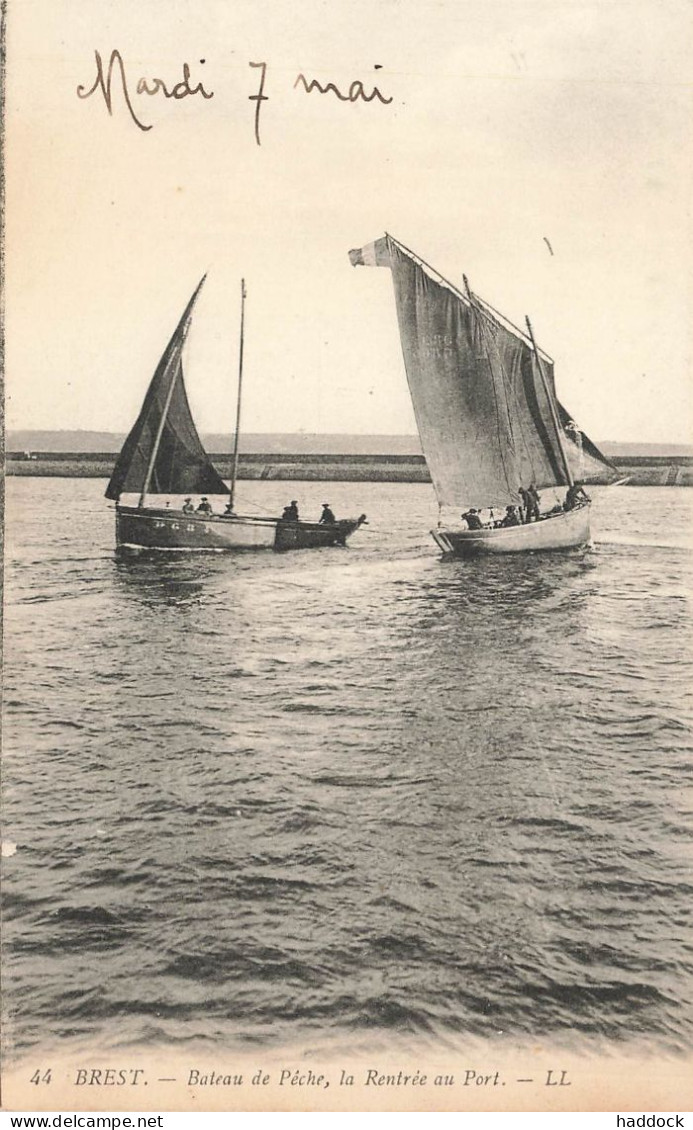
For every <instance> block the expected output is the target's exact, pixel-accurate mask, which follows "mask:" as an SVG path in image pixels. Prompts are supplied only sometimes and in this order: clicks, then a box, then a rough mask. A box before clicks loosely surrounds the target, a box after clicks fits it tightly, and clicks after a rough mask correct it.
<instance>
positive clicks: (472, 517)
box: [462, 506, 483, 530]
mask: <svg viewBox="0 0 693 1130" xmlns="http://www.w3.org/2000/svg"><path fill="white" fill-rule="evenodd" d="M462 519H463V521H465V522H466V523H467V529H468V530H481V529H483V526H482V522H481V518H480V517H479V511H478V510H477V509H476V508H475V507H474V506H470V508H469V510H468V511H467V513H466V514H463V515H462Z"/></svg>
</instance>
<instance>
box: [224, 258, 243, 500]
mask: <svg viewBox="0 0 693 1130" xmlns="http://www.w3.org/2000/svg"><path fill="white" fill-rule="evenodd" d="M245 299H246V289H245V279H241V341H240V347H239V353H238V396H237V400H236V432H235V435H234V440H233V469H232V472H231V497H230V498H229V504H228V509H229V510H230V511H232V510H233V496H234V494H235V493H236V479H237V478H238V445H239V442H240V434H241V392H242V390H243V328H244V323H245Z"/></svg>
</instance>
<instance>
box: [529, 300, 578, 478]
mask: <svg viewBox="0 0 693 1130" xmlns="http://www.w3.org/2000/svg"><path fill="white" fill-rule="evenodd" d="M525 322H526V323H527V332H528V334H529V339H530V341H531V342H532V349H533V350H534V356H535V357H536V359H537V366H538V368H539V376H540V377H541V383H542V384H543V386H544V392H545V393H546V399H547V400H548V403H549V410H550V412H551V419H552V420H553V424H554V427H555V429H556V435H557V437H558V446H559V447H560V449H561V458H562V460H563V470H564V471H565V476H566V479H567V480H568V486H569V487H572V485H573V483H574V481H575V480H574V479H573V472H572V471H571V469H570V463H569V462H568V453H567V452H566V448H565V440H564V436H563V429H562V427H561V425H560V421H559V419H558V412H557V411H556V404H555V401H554V398H553V395H552V393H551V389H550V388H549V382H548V381H547V379H546V374H545V372H544V366H543V365H542V363H541V358H540V356H539V350H538V349H537V343H536V341H535V340H534V330H533V329H532V323H531V322H530V320H529V318H528V317H527V315H525Z"/></svg>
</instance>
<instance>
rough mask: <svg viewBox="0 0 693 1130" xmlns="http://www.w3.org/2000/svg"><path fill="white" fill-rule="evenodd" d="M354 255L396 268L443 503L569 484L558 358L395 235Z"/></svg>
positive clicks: (503, 499)
mask: <svg viewBox="0 0 693 1130" xmlns="http://www.w3.org/2000/svg"><path fill="white" fill-rule="evenodd" d="M349 258H350V260H351V262H352V264H353V265H354V266H356V265H358V264H363V265H374V266H388V267H389V268H390V269H391V271H392V277H393V282H394V288H395V302H396V307H397V317H398V321H399V331H400V339H401V342H402V351H403V354H404V364H405V369H406V373H407V380H408V383H409V388H410V391H411V396H412V403H413V406H414V413H415V415H416V420H417V424H418V428H419V434H420V436H421V444H422V447H423V450H424V453H425V455H426V461H427V463H428V467H429V471H430V474H431V478H432V480H433V484H434V487H435V490H436V495H437V497H438V501H439V502H440V503H441V505H450V506H452V505H455V506H456V505H459V504H461V503H465V504H467V505H476V506H496V505H499V506H500V505H503V504H506V503H509V502H514V501H518V498H519V490H518V488H519V487H520V486H528V485H529V484H530V483H534V484H535V485H536V486H537V487H539V488H542V487H549V486H557V485H565V484H567V483H568V481H569V477H571V476H570V474H569V469H568V466H567V465H566V464H567V463H568V465H569V468H570V472H571V473H572V468H573V460H572V458H571V456H570V454H569V449H568V445H567V444H566V443H565V436H564V434H563V429H562V426H561V425H560V424H559V415H558V413H557V409H556V401H555V390H554V377H553V363H552V361H551V359H550V358H549V357H547V356H546V354H544V353H543V352H538V351H537V350H536V349H535V348H534V346H533V343H532V341H531V339H530V338H529V337H527V336H526V335H525V334H523V333H522V332H521V331H520V330H518V329H516V327H514V326H512V325H511V323H509V322H508V321H507V320H506V319H504V318H503V317H502V316H501V315H499V314H498V313H497V312H496V311H494V310H492V309H491V307H489V306H488V305H486V304H485V303H484V302H482V301H481V300H480V299H479V298H477V296H476V295H472V294H471V293H470V292H467V294H463V293H462V292H461V291H459V290H457V288H455V287H453V286H452V285H451V284H450V283H448V282H447V281H446V280H445V279H443V278H442V277H441V276H438V277H434V275H435V272H432V271H431V269H430V268H428V267H427V266H426V265H425V264H424V263H423V262H422V261H421V260H419V259H418V258H417V257H416V256H415V255H414V254H413V253H412V252H410V251H409V250H408V249H407V248H405V247H403V246H402V244H400V243H398V242H397V240H395V239H393V238H392V237H391V236H384V237H383V238H382V239H379V240H377V241H376V242H375V243H374V244H369V245H368V246H367V247H363V248H360V249H358V250H355V251H351V252H350V253H349ZM587 443H589V441H587ZM590 446H593V445H590ZM594 450H595V451H596V450H597V449H596V448H595V449H594ZM598 455H599V456H600V457H601V453H598ZM602 458H603V457H602ZM603 461H604V463H605V464H606V465H607V466H609V464H608V461H607V460H605V459H604V460H603Z"/></svg>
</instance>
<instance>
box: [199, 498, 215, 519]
mask: <svg viewBox="0 0 693 1130" xmlns="http://www.w3.org/2000/svg"><path fill="white" fill-rule="evenodd" d="M197 512H198V514H211V513H212V507H211V506H210V504H209V500H208V499H207V496H206V495H203V497H202V502H201V503H200V505H199V506H198V508H197Z"/></svg>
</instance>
